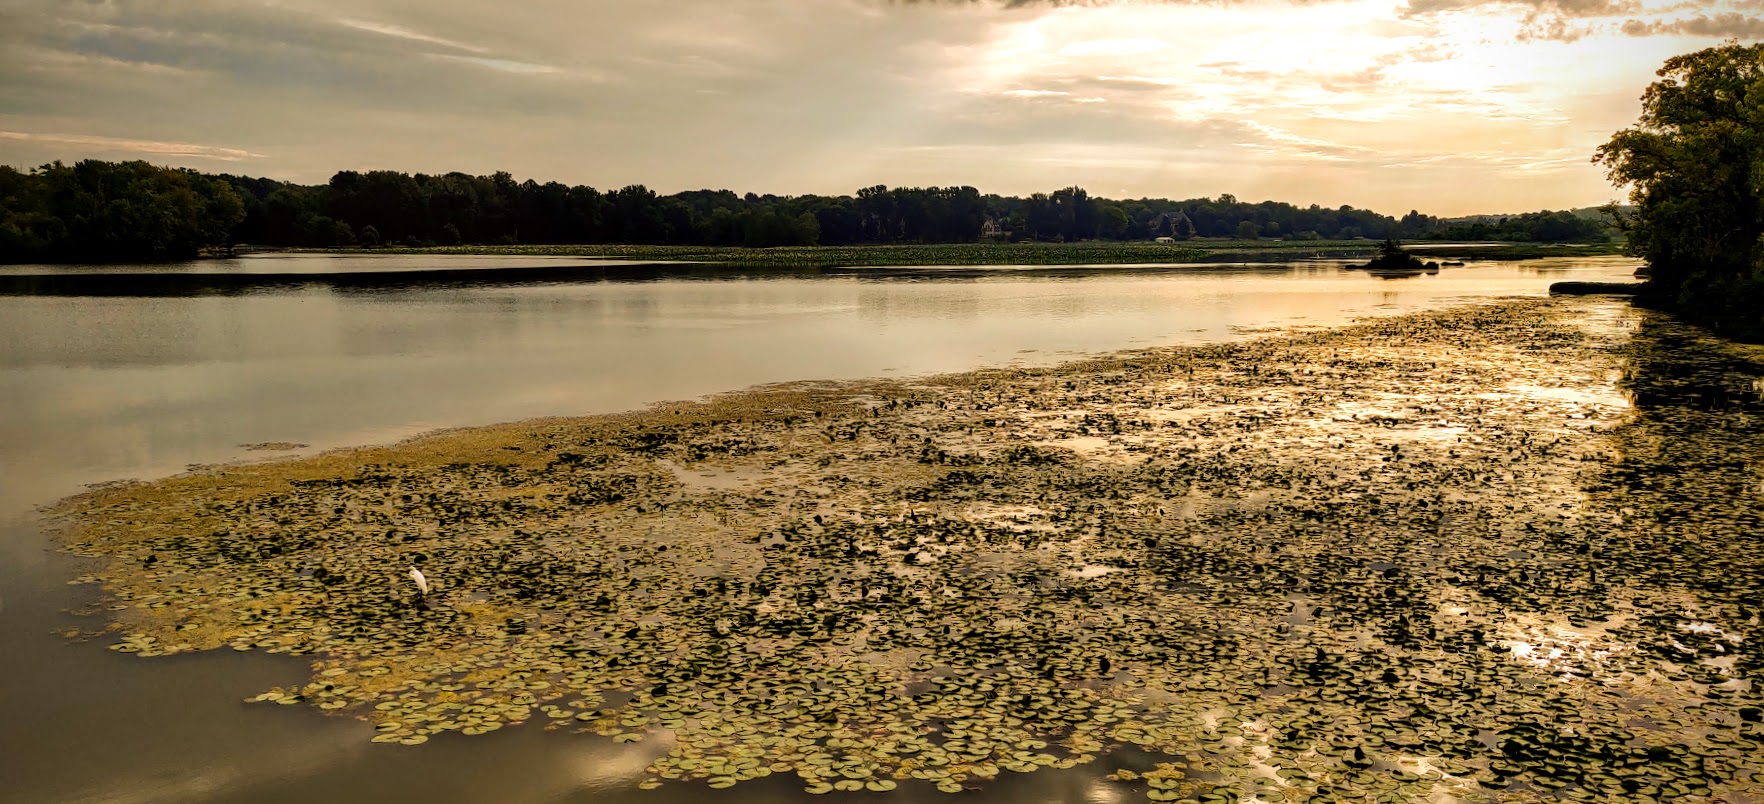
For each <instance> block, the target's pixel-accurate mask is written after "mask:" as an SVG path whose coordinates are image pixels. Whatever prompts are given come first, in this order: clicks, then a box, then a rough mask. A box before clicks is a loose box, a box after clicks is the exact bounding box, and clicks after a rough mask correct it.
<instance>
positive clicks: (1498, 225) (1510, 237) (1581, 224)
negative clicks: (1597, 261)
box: [1425, 210, 1616, 243]
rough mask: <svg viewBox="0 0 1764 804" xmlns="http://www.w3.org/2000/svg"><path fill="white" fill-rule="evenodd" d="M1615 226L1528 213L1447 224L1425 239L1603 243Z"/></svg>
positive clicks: (1566, 214) (1570, 214)
mask: <svg viewBox="0 0 1764 804" xmlns="http://www.w3.org/2000/svg"><path fill="white" fill-rule="evenodd" d="M1615 231H1616V230H1615V228H1614V226H1613V225H1612V224H1610V223H1607V222H1605V221H1603V220H1601V219H1599V218H1597V217H1588V216H1584V215H1580V214H1577V213H1576V212H1574V211H1572V210H1563V211H1560V212H1551V211H1547V210H1546V211H1544V212H1527V213H1525V214H1523V215H1511V216H1505V217H1499V218H1492V217H1484V218H1481V219H1477V220H1469V221H1448V222H1446V223H1444V224H1443V225H1441V226H1440V227H1439V228H1437V229H1434V230H1433V231H1431V232H1428V233H1427V234H1426V235H1425V236H1426V237H1427V238H1428V239H1431V240H1506V241H1512V242H1521V243H1525V242H1538V243H1587V242H1602V241H1605V240H1608V239H1610V236H1611V235H1612V234H1613V233H1615Z"/></svg>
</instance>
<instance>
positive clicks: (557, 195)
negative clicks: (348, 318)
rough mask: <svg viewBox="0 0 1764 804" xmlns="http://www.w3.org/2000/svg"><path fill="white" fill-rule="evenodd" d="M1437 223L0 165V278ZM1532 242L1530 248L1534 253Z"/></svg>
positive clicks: (1334, 231)
mask: <svg viewBox="0 0 1764 804" xmlns="http://www.w3.org/2000/svg"><path fill="white" fill-rule="evenodd" d="M1443 225H1444V223H1443V222H1442V221H1441V220H1440V219H1438V218H1434V217H1432V216H1428V215H1423V214H1421V213H1419V212H1415V211H1411V212H1410V213H1409V214H1408V215H1405V216H1403V217H1402V218H1401V219H1398V218H1393V217H1390V216H1388V215H1382V214H1379V213H1376V212H1372V211H1370V210H1364V209H1357V208H1354V207H1351V206H1340V207H1321V206H1317V205H1315V204H1313V205H1311V206H1309V207H1300V206H1295V205H1293V204H1287V203H1281V202H1277V201H1260V202H1247V201H1240V200H1238V199H1237V198H1236V197H1234V196H1231V195H1221V196H1219V197H1217V198H1190V199H1186V200H1171V199H1165V198H1140V199H1123V200H1113V199H1107V198H1099V197H1096V196H1093V195H1090V194H1089V193H1088V192H1087V191H1086V190H1085V189H1084V188H1082V187H1065V188H1061V189H1059V190H1055V191H1053V192H1051V193H1036V194H1033V195H1030V196H1028V197H1011V196H1000V195H991V194H982V193H981V192H980V191H979V190H977V189H975V188H973V187H887V186H883V185H876V186H873V187H865V188H863V189H860V190H858V191H857V192H856V193H854V194H852V195H847V196H821V195H800V196H776V195H756V194H754V193H747V194H745V195H737V194H736V193H734V192H731V191H729V190H690V191H686V192H680V193H675V194H672V195H662V194H660V193H657V192H655V191H654V190H651V189H649V188H648V187H645V186H643V185H630V186H627V187H622V188H619V189H617V190H610V191H602V190H597V189H595V188H593V187H588V186H582V185H573V186H572V185H565V184H560V183H558V182H546V183H543V184H542V183H539V182H536V181H533V180H531V179H529V180H526V181H519V180H516V179H515V178H514V177H513V176H511V175H509V174H508V173H494V174H491V175H488V176H472V175H468V174H465V173H446V174H439V175H431V174H423V173H417V174H408V173H401V172H398V171H391V170H373V171H366V172H358V171H352V170H346V171H342V172H339V173H337V174H336V175H334V176H332V177H331V179H330V181H328V182H326V183H324V184H319V185H300V184H293V183H287V182H281V181H276V180H273V179H262V178H252V177H247V176H230V175H203V174H199V173H196V172H194V171H189V170H179V169H172V168H161V167H154V166H152V165H148V164H147V163H145V162H124V163H109V162H100V161H94V160H88V161H83V162H80V163H78V164H76V165H74V166H72V167H68V166H65V165H62V164H60V163H57V164H53V165H46V166H43V167H41V168H38V169H36V170H32V171H29V172H21V171H17V170H14V169H11V168H3V167H0V262H8V261H10V262H19V261H27V260H46V261H64V260H107V261H118V260H156V259H180V258H187V257H191V256H194V255H195V254H196V253H197V251H198V250H200V249H202V248H206V247H215V246H226V245H230V244H235V243H248V244H252V245H259V246H297V247H313V248H330V247H339V246H379V245H387V246H391V245H399V246H432V245H446V246H452V245H462V244H486V245H511V244H602V243H631V244H644V245H702V246H753V247H771V246H799V245H828V246H848V245H856V244H865V243H876V244H894V243H965V242H974V241H977V240H981V239H995V240H1032V241H1041V242H1073V241H1081V240H1150V239H1153V238H1157V237H1173V238H1176V239H1179V240H1187V239H1190V238H1195V237H1218V238H1233V237H1235V238H1243V239H1252V238H1257V237H1286V238H1290V239H1301V240H1310V239H1323V238H1328V239H1343V240H1347V239H1354V238H1359V237H1372V238H1386V237H1399V238H1417V237H1423V236H1428V235H1429V234H1430V233H1432V232H1436V231H1438V230H1439V229H1440V227H1441V226H1443ZM1537 239H1547V238H1545V237H1538V238H1537Z"/></svg>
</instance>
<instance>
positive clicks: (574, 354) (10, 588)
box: [0, 257, 1636, 802]
mask: <svg viewBox="0 0 1764 804" xmlns="http://www.w3.org/2000/svg"><path fill="white" fill-rule="evenodd" d="M568 265H570V263H565V262H557V261H549V262H543V264H541V262H540V261H535V260H531V259H524V258H507V259H489V258H459V259H458V260H454V259H453V258H437V257H397V258H389V257H380V258H343V257H299V258H289V257H275V258H246V259H242V260H239V261H236V262H235V263H233V264H227V263H218V262H211V263H203V264H200V265H194V266H186V267H178V266H171V267H164V268H160V269H158V270H157V271H155V272H147V273H145V274H142V273H139V269H120V268H118V269H112V268H106V267H102V266H99V267H84V268H79V269H51V268H32V267H13V268H8V269H5V270H4V271H3V272H0V279H6V278H10V279H14V280H16V278H17V277H20V276H25V275H41V276H67V275H75V274H77V275H79V276H80V277H83V278H82V279H81V280H80V282H77V283H75V284H74V285H72V286H68V285H59V284H56V283H55V282H49V283H47V284H45V285H39V286H37V287H36V289H35V290H26V289H21V288H23V287H24V285H22V284H20V283H18V282H16V281H14V282H13V283H12V284H11V285H9V287H11V288H13V290H12V291H11V292H10V293H7V294H4V295H0V411H4V416H3V417H0V801H7V802H11V801H17V802H60V801H90V802H159V801H167V802H170V801H178V802H188V801H201V802H210V801H212V802H222V801H226V802H232V801H239V802H246V801H250V802H273V801H289V802H312V801H335V802H355V801H364V802H365V801H376V802H377V801H388V800H390V801H400V800H425V801H432V802H449V801H499V802H550V801H596V802H599V801H625V800H642V801H666V800H686V799H698V798H701V797H703V796H704V795H705V791H704V790H703V789H702V788H699V787H696V786H689V785H682V786H669V787H666V788H664V789H662V790H660V791H638V790H636V789H635V787H634V784H635V782H636V781H637V780H639V779H640V778H642V776H643V768H644V766H645V765H646V764H648V762H649V761H650V758H651V750H652V749H650V748H648V747H645V746H644V745H643V744H637V745H615V744H613V743H612V742H611V741H609V740H607V739H605V738H602V737H597V736H594V735H572V734H544V733H541V732H540V731H539V729H537V728H515V729H510V730H506V731H504V732H501V733H498V734H495V735H489V736H485V737H474V738H469V739H467V738H458V739H442V740H436V741H434V742H431V743H429V744H427V745H424V746H420V747H418V748H405V747H402V746H385V745H376V744H372V743H369V742H368V741H367V740H366V739H365V735H367V734H370V733H371V727H370V726H368V725H367V724H364V723H361V722H358V721H356V720H354V719H351V718H346V717H324V716H321V715H320V714H319V713H318V712H317V711H316V710H312V709H309V708H306V707H295V708H287V707H274V706H261V705H258V706H248V705H246V704H244V703H242V699H243V698H246V697H249V696H252V695H255V694H257V693H259V692H261V691H263V690H264V689H267V688H269V687H272V686H276V685H281V684H292V683H297V682H298V681H300V680H301V679H302V677H303V676H304V674H305V665H306V663H305V661H303V660H300V659H288V658H285V657H282V658H279V657H272V656H264V655H261V654H257V653H250V654H232V653H230V652H227V655H208V654H205V655H196V656H176V657H169V658H162V659H147V660H144V659H140V658H135V657H130V656H125V655H121V654H118V653H114V652H111V651H108V650H105V649H104V644H105V640H103V639H98V640H92V641H85V642H81V641H72V640H69V639H67V638H65V637H64V636H62V634H61V632H63V631H65V630H67V629H70V628H80V627H83V628H87V629H91V628H94V627H95V625H94V622H93V618H92V617H89V616H88V617H76V616H74V615H73V614H71V613H70V612H71V611H75V610H80V609H83V608H87V607H89V606H90V605H91V604H92V603H93V594H94V593H93V591H92V590H91V589H90V588H89V587H75V586H69V585H67V581H68V580H69V579H70V578H72V577H74V576H76V575H78V574H80V573H81V572H82V571H83V569H82V565H81V564H80V563H79V562H78V561H75V560H73V559H70V558H67V557H65V556H62V555H60V554H59V553H57V552H56V551H55V550H54V549H53V548H52V547H51V545H50V543H49V541H48V539H47V538H46V537H45V535H44V533H43V531H42V527H41V522H40V517H39V515H38V513H37V508H38V507H40V506H43V505H46V504H49V503H52V502H54V501H55V500H57V499H59V498H61V497H64V496H66V495H69V494H73V493H76V492H79V491H81V490H82V489H83V488H85V487H86V486H87V485H89V484H96V483H103V482H108V481H115V480H119V479H129V478H137V479H152V478H158V477H164V476H166V475H170V474H174V473H177V472H179V471H181V470H183V469H184V468H185V467H187V466H190V465H192V464H212V463H221V462H231V461H245V460H261V459H265V458H273V457H281V456H287V455H300V454H310V453H313V452H317V451H321V450H325V449H331V448H337V447H344V446H351V445H359V444H371V443H387V442H392V441H396V440H399V439H402V438H406V437H409V436H413V435H417V434H420V433H424V432H428V431H432V430H436V429H440V428H449V427H460V426H469V425H478V424H489V423H494V422H503V421H511V420H517V419H525V418H531V417H541V416H563V415H581V414H592V413H601V412H611V411H620V410H629V409H634V408H640V407H644V406H647V405H650V404H653V403H657V402H662V401H667V400H676V399H686V398H693V397H698V396H702V395H705V394H711V393H716V392H721V391H729V390H734V389H740V388H745V387H749V386H753V385H757V384H764V383H774V382H784V381H793V380H808V379H818V380H837V379H855V378H864V377H911V376H917V375H925V374H933V373H943V372H955V371H963V370H968V369H973V368H978V367H983V366H998V365H1007V364H1012V363H1020V364H1048V363H1055V362H1060V361H1063V360H1067V359H1071V358H1073V357H1076V356H1080V355H1085V354H1095V353H1103V352H1113V351H1118V350H1123V349H1136V348H1146V347H1155V346H1163V345H1174V344H1191V343H1206V342H1220V341H1228V340H1236V339H1243V338H1249V337H1254V336H1256V335H1257V334H1261V333H1266V332H1268V331H1270V330H1274V329H1280V328H1289V327H1331V326H1337V325H1341V324H1346V323H1349V322H1351V321H1352V320H1354V319H1356V318H1361V317H1365V316H1376V315H1389V314H1399V313H1405V312H1412V311H1416V310H1421V309H1428V308H1434V307H1441V306H1447V305H1452V304H1458V303H1463V302H1467V301H1473V300H1476V299H1487V298H1493V297H1503V296H1517V295H1528V296H1536V295H1542V294H1544V293H1546V291H1547V287H1548V285H1549V284H1550V283H1552V282H1555V281H1561V280H1568V279H1573V280H1587V281H1619V280H1622V279H1625V278H1627V277H1628V276H1629V275H1630V274H1631V273H1632V272H1633V270H1634V268H1635V265H1636V264H1635V263H1634V262H1633V261H1630V260H1626V259H1621V258H1587V259H1545V260H1532V261H1526V262H1508V263H1499V262H1472V263H1471V264H1470V265H1468V266H1464V267H1454V268H1446V269H1444V270H1443V271H1442V272H1441V273H1439V274H1437V275H1429V276H1419V277H1411V278H1406V279H1397V280H1381V279H1378V278H1375V277H1371V276H1367V275H1365V274H1364V273H1359V272H1353V271H1348V270H1346V269H1345V268H1344V267H1343V263H1339V262H1314V263H1296V264H1282V265H1230V266H1195V265H1184V266H1166V267H1156V266H1153V267H1146V266H1133V267H1131V268H1123V269H1110V268H1107V267H1096V268H1061V269H1035V270H1028V269H1022V270H1015V269H1008V268H1004V269H984V270H975V269H961V270H959V271H958V270H953V269H952V270H951V271H948V272H941V273H940V272H939V271H938V270H936V269H913V270H911V271H905V272H901V273H899V274H896V275H889V276H880V277H876V276H864V275H861V274H859V275H852V274H844V275H838V276H826V277H808V276H801V275H793V276H789V277H783V278H765V277H747V278H734V279H707V278H703V277H702V276H689V275H672V274H670V273H669V272H668V271H666V270H662V271H657V272H651V273H646V274H643V276H644V277H645V278H643V279H641V280H637V281H609V280H605V279H602V278H601V277H605V276H608V275H609V274H608V272H606V271H605V270H603V269H604V268H605V267H606V266H607V265H608V264H607V263H606V262H604V261H595V262H594V263H586V262H584V263H582V265H595V266H599V267H600V270H597V271H596V272H595V273H594V274H593V275H594V276H595V277H596V281H571V280H569V279H568V278H567V276H565V277H560V276H556V275H555V274H557V273H558V269H559V268H562V267H567V266H568ZM437 268H447V269H458V271H459V272H460V274H452V275H449V276H448V277H446V278H445V281H437V278H436V277H435V276H424V275H422V274H424V273H425V272H433V271H435V270H436V269H437ZM536 268H542V269H543V273H542V272H537V271H535V270H534V269H536ZM504 269H513V270H516V271H524V272H525V273H519V274H506V275H501V274H499V272H500V271H502V270H504ZM124 270H128V271H131V272H134V278H133V279H131V280H130V282H128V283H126V285H119V287H126V290H125V291H124V292H123V293H122V295H110V294H104V295H97V294H95V293H94V292H93V290H92V288H93V287H94V285H92V284H90V283H91V282H92V277H94V276H96V275H102V274H105V273H107V272H115V273H120V272H122V271H124ZM468 271H469V272H470V275H469V276H463V275H461V274H463V273H464V272H468ZM217 272H218V273H228V272H231V273H246V274H249V273H258V274H273V275H275V276H276V277H277V281H276V282H274V283H271V284H264V285H256V284H249V283H245V284H240V285H237V286H233V287H216V286H214V285H213V284H205V283H194V284H192V283H190V282H188V281H187V278H188V276H189V275H191V274H214V273H217ZM371 273H378V274H387V273H390V274H393V275H394V276H397V277H402V276H406V275H408V280H409V281H407V282H406V281H402V280H395V281H372V282H369V281H358V280H359V279H360V277H361V276H362V275H363V274H371ZM159 275H163V276H165V277H166V279H165V280H164V281H163V282H161V281H156V280H155V279H153V278H152V277H154V276H159ZM585 275H586V274H585ZM614 275H616V274H614ZM499 276H520V277H521V280H522V281H519V282H513V281H504V280H503V279H500V278H499ZM177 277H184V279H178V278H177ZM302 277H310V279H306V278H302ZM352 277H353V278H352ZM82 283H84V284H82ZM1099 773H1100V772H1099V771H1097V770H1095V769H1094V768H1085V767H1079V768H1076V769H1073V770H1070V771H1062V772H1058V773H1038V774H1035V775H1034V777H1033V779H1030V778H1028V777H1019V778H1017V779H1016V780H1015V781H1013V780H1012V779H1011V778H1008V776H1007V778H1001V779H1000V780H999V781H998V782H996V783H994V784H991V785H989V786H988V787H987V793H986V795H987V797H989V798H996V799H997V800H1008V801H1086V800H1094V801H1113V800H1115V797H1116V796H1117V795H1118V792H1117V791H1116V789H1115V788H1111V787H1110V786H1108V785H1107V784H1105V783H1102V782H1100V780H1099V779H1098V775H1099ZM794 789H800V788H794ZM792 790H793V788H791V787H790V786H789V785H785V786H783V787H777V786H757V785H755V786H750V785H741V786H739V787H737V788H735V789H732V790H727V791H715V792H716V793H717V794H718V796H719V798H721V799H723V800H727V801H748V800H752V801H761V800H772V799H773V798H774V797H776V796H778V795H780V794H792V793H791V791H792ZM894 795H895V797H896V800H907V799H912V798H915V797H928V798H929V797H935V796H937V794H935V793H931V792H929V791H911V792H909V791H907V790H906V789H905V788H903V789H902V791H901V792H899V793H897V794H894Z"/></svg>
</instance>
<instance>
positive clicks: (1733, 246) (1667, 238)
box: [1594, 44, 1764, 337]
mask: <svg viewBox="0 0 1764 804" xmlns="http://www.w3.org/2000/svg"><path fill="white" fill-rule="evenodd" d="M1658 75H1659V76H1660V79H1661V80H1659V81H1656V82H1654V83H1653V84H1652V85H1651V86H1649V87H1648V89H1647V91H1646V92H1645V93H1644V94H1643V95H1642V115H1641V119H1640V120H1639V121H1638V122H1637V123H1636V125H1634V126H1632V127H1630V128H1627V129H1624V130H1623V131H1619V132H1617V134H1616V135H1615V136H1613V137H1612V138H1611V141H1610V142H1608V143H1606V144H1605V145H1603V146H1601V147H1600V148H1599V150H1598V153H1597V155H1596V156H1595V157H1594V161H1596V162H1599V163H1602V164H1603V165H1605V167H1606V168H1607V169H1608V170H1609V171H1610V177H1611V181H1612V182H1613V183H1615V184H1617V185H1618V186H1619V187H1628V188H1629V189H1630V193H1629V197H1630V200H1631V201H1632V202H1633V203H1634V205H1635V209H1634V212H1633V213H1632V214H1631V215H1630V216H1628V217H1627V220H1626V221H1625V222H1624V223H1623V226H1624V228H1625V231H1626V233H1627V234H1628V236H1629V246H1630V249H1631V252H1632V253H1634V254H1636V255H1637V256H1640V257H1643V258H1645V259H1646V260H1647V261H1648V267H1649V270H1650V272H1651V284H1652V285H1653V287H1654V291H1653V294H1652V295H1653V297H1654V298H1655V300H1656V301H1659V302H1662V303H1664V304H1666V305H1668V306H1670V307H1672V308H1674V309H1677V310H1679V311H1681V312H1683V313H1686V314H1688V315H1690V317H1692V318H1696V319H1698V320H1701V321H1704V322H1705V323H1711V324H1714V325H1716V326H1717V327H1719V328H1722V329H1724V330H1726V331H1728V332H1732V333H1737V334H1744V335H1748V336H1750V337H1759V336H1764V323H1761V321H1760V319H1761V317H1764V316H1761V314H1760V309H1761V307H1764V44H1759V45H1749V46H1741V45H1738V44H1727V45H1723V46H1720V47H1713V48H1709V49H1706V50H1700V51H1697V52H1695V53H1688V54H1685V55H1682V56H1674V57H1673V58H1671V59H1668V60H1667V61H1666V64H1665V66H1663V67H1661V68H1660V70H1659V72H1658Z"/></svg>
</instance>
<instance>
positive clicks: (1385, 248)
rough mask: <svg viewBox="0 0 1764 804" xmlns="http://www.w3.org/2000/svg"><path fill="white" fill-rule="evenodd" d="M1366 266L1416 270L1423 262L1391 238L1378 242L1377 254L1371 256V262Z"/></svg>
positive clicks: (1382, 268) (1388, 269)
mask: <svg viewBox="0 0 1764 804" xmlns="http://www.w3.org/2000/svg"><path fill="white" fill-rule="evenodd" d="M1367 267H1369V268H1373V269H1378V270H1386V271H1390V270H1398V271H1402V270H1416V269H1419V268H1421V267H1423V264H1422V262H1421V260H1419V259H1417V258H1416V257H1415V255H1413V254H1410V253H1409V252H1408V251H1405V250H1404V249H1403V245H1402V244H1401V243H1398V242H1397V241H1396V240H1394V239H1391V240H1386V241H1384V242H1382V243H1379V244H1378V256H1376V257H1374V258H1372V262H1371V263H1369V264H1368V265H1367Z"/></svg>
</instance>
